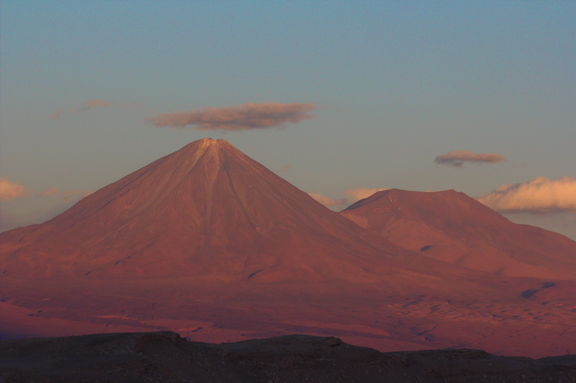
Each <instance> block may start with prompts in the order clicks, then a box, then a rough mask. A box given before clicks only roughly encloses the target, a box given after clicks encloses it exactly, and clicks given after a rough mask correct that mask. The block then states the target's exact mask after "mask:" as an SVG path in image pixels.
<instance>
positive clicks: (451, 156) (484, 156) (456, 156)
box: [434, 150, 506, 168]
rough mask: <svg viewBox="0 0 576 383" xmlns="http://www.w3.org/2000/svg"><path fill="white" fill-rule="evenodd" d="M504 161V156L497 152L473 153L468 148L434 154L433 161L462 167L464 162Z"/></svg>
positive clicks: (491, 162) (488, 162)
mask: <svg viewBox="0 0 576 383" xmlns="http://www.w3.org/2000/svg"><path fill="white" fill-rule="evenodd" d="M502 161H506V158H504V156H502V155H501V154H497V153H474V152H471V151H469V150H460V151H459V150H453V151H451V152H450V153H448V154H443V155H441V156H436V158H435V159H434V163H435V164H438V165H450V166H455V167H457V168H460V167H462V165H463V164H464V162H475V163H487V164H495V163H497V162H502Z"/></svg>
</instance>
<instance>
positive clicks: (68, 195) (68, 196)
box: [38, 188, 93, 201]
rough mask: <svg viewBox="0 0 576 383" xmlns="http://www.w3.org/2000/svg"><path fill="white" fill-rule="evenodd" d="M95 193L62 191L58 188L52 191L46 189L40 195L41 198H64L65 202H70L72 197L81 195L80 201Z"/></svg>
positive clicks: (51, 189)
mask: <svg viewBox="0 0 576 383" xmlns="http://www.w3.org/2000/svg"><path fill="white" fill-rule="evenodd" d="M92 193H93V192H91V191H87V190H60V189H58V188H50V189H46V190H44V191H43V192H41V193H40V194H38V195H39V196H40V197H44V196H62V197H64V201H69V200H70V199H71V198H72V196H75V195H80V199H82V198H84V197H87V196H89V195H90V194H92Z"/></svg>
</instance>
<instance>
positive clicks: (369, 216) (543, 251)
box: [341, 189, 576, 279]
mask: <svg viewBox="0 0 576 383" xmlns="http://www.w3.org/2000/svg"><path fill="white" fill-rule="evenodd" d="M341 214H342V215H343V216H344V217H346V218H348V219H350V220H352V221H354V222H356V223H357V224H358V225H360V226H362V227H364V228H367V229H371V230H373V231H375V232H378V233H380V234H381V235H382V236H383V237H385V238H386V239H389V240H390V241H392V242H394V243H395V244H397V245H399V246H402V247H404V248H406V249H409V250H413V251H420V253H421V254H423V255H426V256H428V257H431V258H434V259H438V260H442V261H445V262H449V263H452V264H457V265H461V266H464V267H467V268H471V269H477V270H484V271H488V272H491V273H495V274H500V275H507V276H524V277H536V278H561V279H576V242H574V241H572V240H570V239H568V238H566V237H564V236H562V235H560V234H557V233H554V232H551V231H547V230H543V229H540V228H537V227H533V226H528V225H519V224H515V223H512V222H510V221H509V220H508V219H506V218H504V217H503V216H502V215H500V214H498V213H497V212H495V211H493V210H492V209H490V208H488V207H486V206H484V205H483V204H481V203H480V202H478V201H476V200H474V199H472V198H470V197H468V196H467V195H466V194H464V193H458V192H455V191H454V190H448V191H441V192H411V191H405V190H398V189H390V190H385V191H381V192H378V193H375V194H374V195H372V196H370V197H368V198H366V199H364V200H361V201H358V202H357V203H355V204H353V205H352V206H350V207H348V208H347V209H345V210H343V211H342V212H341Z"/></svg>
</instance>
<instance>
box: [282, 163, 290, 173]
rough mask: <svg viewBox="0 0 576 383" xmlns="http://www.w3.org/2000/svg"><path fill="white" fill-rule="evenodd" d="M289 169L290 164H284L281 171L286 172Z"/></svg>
mask: <svg viewBox="0 0 576 383" xmlns="http://www.w3.org/2000/svg"><path fill="white" fill-rule="evenodd" d="M288 170H290V165H286V166H283V167H282V169H280V171H281V172H282V173H285V172H287V171H288Z"/></svg>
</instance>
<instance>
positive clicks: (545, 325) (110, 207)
mask: <svg viewBox="0 0 576 383" xmlns="http://www.w3.org/2000/svg"><path fill="white" fill-rule="evenodd" d="M0 261H1V262H0V267H1V269H0V272H1V275H2V278H1V280H0V283H1V288H2V289H1V291H2V297H1V298H2V303H0V309H1V313H2V315H1V319H0V320H1V321H2V326H1V328H2V334H1V335H2V336H3V337H25V336H49V335H50V336H58V335H76V334H86V333H91V332H117V331H138V330H150V329H163V330H171V331H175V332H178V333H180V334H183V335H190V338H191V339H193V340H196V341H208V342H218V341H237V340H243V339H249V338H262V337H270V336H278V335H284V334H291V333H306V334H311V335H321V336H327V335H330V336H338V337H340V338H342V339H343V340H345V341H347V342H350V343H352V344H356V345H363V346H369V347H373V348H376V349H379V350H381V351H393V350H416V349H430V348H446V347H468V348H480V349H484V350H486V351H489V352H493V353H498V354H506V355H527V356H533V357H539V356H547V355H560V354H565V353H566V352H573V351H572V349H571V347H574V346H573V345H574V344H576V331H574V325H575V323H576V321H575V315H576V314H575V311H576V304H575V303H576V302H575V300H574V294H573V292H574V288H575V287H576V285H575V283H574V280H572V279H560V278H554V279H546V280H543V279H541V278H538V277H537V276H534V275H530V276H525V275H521V276H514V275H497V274H495V273H490V272H486V271H479V270H472V269H470V268H466V267H462V266H460V265H453V264H450V263H447V262H444V261H441V260H437V259H433V258H431V257H427V256H424V255H423V254H422V252H413V251H410V250H406V249H404V248H402V247H400V246H398V245H395V244H393V243H392V242H390V241H389V240H387V239H385V238H384V237H382V236H381V235H379V234H378V233H375V232H373V231H370V230H367V229H364V228H362V227H360V226H358V225H357V224H355V223H354V222H352V221H350V220H349V219H347V218H345V217H343V216H341V215H339V214H338V213H335V212H332V211H330V210H329V209H327V208H325V207H324V206H322V205H321V204H319V203H318V202H316V201H314V200H313V199H312V198H311V197H309V196H308V195H307V194H306V193H304V192H302V191H300V190H298V189H297V188H295V187H294V186H292V185H290V184H289V183H288V182H286V181H284V180H283V179H281V178H280V177H278V176H276V175H275V174H274V173H272V172H271V171H269V170H268V169H266V168H265V167H263V166H262V165H260V164H259V163H257V162H256V161H254V160H252V159H250V158H249V157H247V156H246V155H244V154H243V153H241V152H240V151H239V150H237V149H236V148H234V147H233V146H232V145H230V144H229V143H227V142H226V141H224V140H212V139H203V140H199V141H195V142H193V143H191V144H189V145H187V146H185V147H184V148H182V149H181V150H179V151H177V152H175V153H172V154H170V155H168V156H166V157H163V158H161V159H159V160H157V161H155V162H153V163H151V164H149V165H148V166H146V167H144V168H142V169H140V170H138V171H136V172H134V173H132V174H130V175H128V176H126V177H124V178H122V179H121V180H119V181H117V182H115V183H113V184H111V185H108V186H106V187H104V188H103V189H101V190H99V191H97V192H95V193H94V194H92V195H90V196H88V197H86V198H84V199H83V200H81V201H80V202H78V203H77V204H76V205H75V206H73V207H72V208H71V209H69V210H68V211H66V212H64V213H63V214H61V215H59V216H57V217H55V218H54V219H52V220H50V221H47V222H45V223H43V224H40V225H32V226H29V227H24V228H20V229H15V230H11V231H8V232H4V233H1V234H0ZM543 284H545V285H543ZM543 287H549V288H546V289H543ZM527 291H528V292H530V291H534V292H535V293H532V294H531V295H530V296H529V297H527V296H526V295H527V293H526V292H527ZM523 295H524V296H523Z"/></svg>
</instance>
